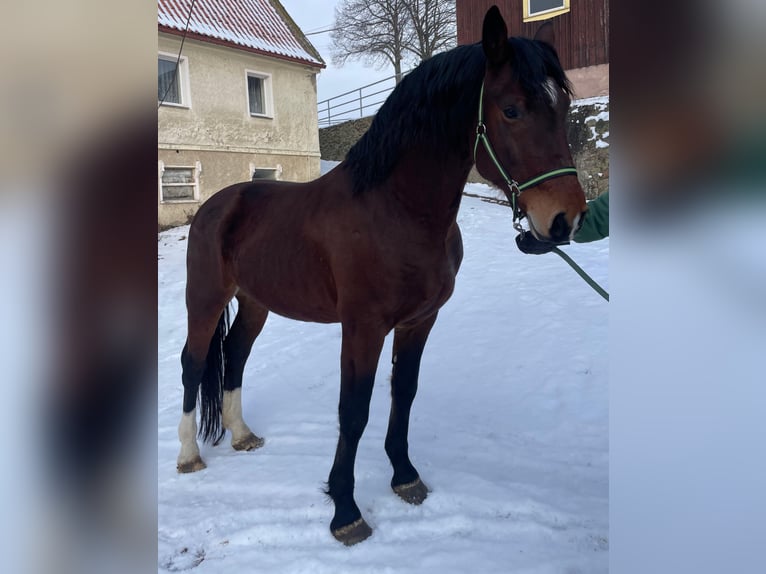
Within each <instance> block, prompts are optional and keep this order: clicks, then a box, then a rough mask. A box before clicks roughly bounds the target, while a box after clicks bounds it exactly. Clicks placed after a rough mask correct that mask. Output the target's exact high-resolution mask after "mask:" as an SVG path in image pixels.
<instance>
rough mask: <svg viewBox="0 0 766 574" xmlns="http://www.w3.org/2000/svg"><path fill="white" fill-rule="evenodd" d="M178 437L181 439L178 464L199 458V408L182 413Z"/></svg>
mask: <svg viewBox="0 0 766 574" xmlns="http://www.w3.org/2000/svg"><path fill="white" fill-rule="evenodd" d="M178 438H179V440H180V441H181V452H180V454H179V455H178V465H179V466H180V465H182V464H187V463H190V462H193V461H195V460H196V459H198V458H199V446H197V409H194V410H192V411H191V412H190V413H184V414H183V415H181V423H180V424H179V425H178Z"/></svg>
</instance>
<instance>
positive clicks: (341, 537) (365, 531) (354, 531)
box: [332, 518, 372, 546]
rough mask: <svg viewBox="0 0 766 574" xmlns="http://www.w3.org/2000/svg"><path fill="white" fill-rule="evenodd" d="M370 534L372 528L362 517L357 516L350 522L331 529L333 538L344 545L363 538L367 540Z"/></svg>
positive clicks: (349, 544) (356, 542)
mask: <svg viewBox="0 0 766 574" xmlns="http://www.w3.org/2000/svg"><path fill="white" fill-rule="evenodd" d="M371 534H372V528H370V527H369V525H368V524H367V523H366V522H365V521H364V518H359V519H358V520H355V521H354V522H352V523H351V524H348V525H346V526H342V527H341V528H338V529H337V530H333V531H332V535H333V536H334V537H335V540H337V541H338V542H343V544H345V545H346V546H353V545H354V544H358V543H359V542H362V541H363V540H367V539H368V538H369V537H370V535H371Z"/></svg>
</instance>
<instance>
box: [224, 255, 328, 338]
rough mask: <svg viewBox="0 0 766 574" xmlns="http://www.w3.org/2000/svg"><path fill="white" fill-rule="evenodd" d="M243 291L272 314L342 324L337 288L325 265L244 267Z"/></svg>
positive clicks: (266, 262) (292, 262) (287, 261)
mask: <svg viewBox="0 0 766 574" xmlns="http://www.w3.org/2000/svg"><path fill="white" fill-rule="evenodd" d="M237 285H238V287H239V290H240V291H241V292H243V293H244V294H245V295H247V296H248V297H250V298H252V299H253V300H255V301H257V302H258V303H259V304H260V305H262V306H264V307H266V308H267V309H268V310H269V311H272V312H274V313H276V314H277V315H282V316H283V317H287V318H289V319H295V320H298V321H310V322H314V323H335V322H338V321H339V319H338V312H337V304H336V302H337V295H336V292H335V285H334V282H333V280H332V276H331V274H330V273H329V271H328V270H327V269H326V268H324V265H323V262H322V261H319V262H317V263H313V262H306V261H298V260H297V259H295V258H283V259H280V260H275V259H274V258H272V257H269V256H268V255H265V256H264V257H263V258H260V259H259V260H258V261H251V262H249V264H244V265H240V271H239V273H238V276H237Z"/></svg>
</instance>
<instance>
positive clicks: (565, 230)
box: [550, 212, 572, 243]
mask: <svg viewBox="0 0 766 574" xmlns="http://www.w3.org/2000/svg"><path fill="white" fill-rule="evenodd" d="M571 230H572V229H571V228H570V227H569V224H568V223H567V218H566V215H565V214H564V213H563V212H562V213H559V214H558V215H556V217H554V218H553V223H552V224H551V230H550V236H551V241H554V242H556V243H559V242H561V241H566V240H567V239H569V232H570V231H571Z"/></svg>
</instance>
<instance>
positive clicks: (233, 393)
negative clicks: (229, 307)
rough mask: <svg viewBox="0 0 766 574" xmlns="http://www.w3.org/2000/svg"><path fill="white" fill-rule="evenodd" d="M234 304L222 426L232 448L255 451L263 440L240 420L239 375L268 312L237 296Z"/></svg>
mask: <svg viewBox="0 0 766 574" xmlns="http://www.w3.org/2000/svg"><path fill="white" fill-rule="evenodd" d="M237 301H238V302H239V309H238V311H237V317H236V319H234V324H233V325H232V327H231V331H229V334H228V336H227V337H226V341H225V343H224V354H225V355H226V371H225V376H224V381H223V389H224V390H223V427H224V428H225V429H228V430H229V431H231V446H232V447H234V449H236V450H254V449H256V448H258V447H260V446H263V439H262V438H260V437H258V436H256V435H255V434H253V432H252V431H251V430H250V427H248V426H247V424H246V423H245V421H244V420H243V418H242V373H243V371H244V370H245V363H246V361H247V357H248V356H249V355H250V349H251V348H252V346H253V342H254V341H255V338H256V337H257V336H258V335H259V334H260V332H261V329H263V325H264V323H265V322H266V317H267V315H268V314H269V312H268V310H267V309H266V308H265V307H263V306H261V305H259V304H258V303H256V302H254V301H253V300H252V299H249V298H247V297H245V296H243V295H238V296H237Z"/></svg>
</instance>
